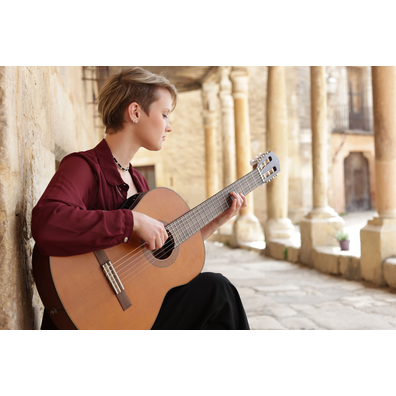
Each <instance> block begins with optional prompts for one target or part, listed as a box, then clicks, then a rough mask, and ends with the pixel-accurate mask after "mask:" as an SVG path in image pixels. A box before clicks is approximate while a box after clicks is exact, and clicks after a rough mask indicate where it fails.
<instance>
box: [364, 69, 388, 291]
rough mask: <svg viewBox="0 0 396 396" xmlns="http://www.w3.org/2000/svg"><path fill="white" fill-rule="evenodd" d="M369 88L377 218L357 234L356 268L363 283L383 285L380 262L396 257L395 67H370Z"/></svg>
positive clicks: (384, 281)
mask: <svg viewBox="0 0 396 396" xmlns="http://www.w3.org/2000/svg"><path fill="white" fill-rule="evenodd" d="M372 84H373V102H374V103H373V104H374V145H375V179H376V206H377V212H378V214H379V216H378V217H375V218H374V219H373V220H370V221H369V222H368V223H367V225H366V226H365V227H364V228H363V229H362V230H361V231H360V240H361V259H360V265H361V273H362V277H363V278H364V279H366V280H368V281H371V282H374V283H376V284H378V285H384V284H385V283H386V281H387V279H384V273H383V262H384V260H385V259H387V258H388V257H390V256H395V255H396V244H395V241H396V113H395V111H396V110H395V109H396V67H395V66H373V67H372ZM388 283H389V281H388Z"/></svg>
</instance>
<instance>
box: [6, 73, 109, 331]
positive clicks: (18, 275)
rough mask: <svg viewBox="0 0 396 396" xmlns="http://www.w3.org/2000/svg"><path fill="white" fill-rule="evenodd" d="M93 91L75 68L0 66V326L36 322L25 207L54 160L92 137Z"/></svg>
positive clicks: (96, 137)
mask: <svg viewBox="0 0 396 396" xmlns="http://www.w3.org/2000/svg"><path fill="white" fill-rule="evenodd" d="M94 89H95V87H94V85H93V83H92V82H90V81H83V80H82V68H81V67H1V68H0V227H1V230H0V232H1V238H0V252H1V253H0V257H1V259H0V329H33V328H38V326H39V322H40V320H41V314H42V310H43V307H42V305H41V301H40V299H39V297H38V294H37V291H36V290H35V287H34V282H33V278H32V273H31V254H32V250H33V246H34V241H33V239H32V237H31V232H30V220H31V212H32V208H33V207H34V205H35V204H36V202H37V201H38V199H39V198H40V196H41V194H42V193H43V191H44V189H45V188H46V186H47V184H48V182H49V181H50V179H51V177H52V176H53V174H54V172H55V164H56V161H58V162H59V161H61V159H62V158H63V157H64V156H65V155H66V154H68V153H70V152H72V151H77V150H84V149H88V148H91V147H92V146H94V145H96V144H97V143H98V142H99V141H100V139H101V137H102V135H103V130H101V129H99V128H98V129H96V128H95V127H94V108H93V105H89V104H88V103H89V102H92V92H93V90H94Z"/></svg>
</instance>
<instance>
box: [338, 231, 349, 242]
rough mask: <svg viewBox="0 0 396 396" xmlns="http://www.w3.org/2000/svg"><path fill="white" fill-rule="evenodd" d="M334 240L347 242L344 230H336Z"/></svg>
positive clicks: (347, 235)
mask: <svg viewBox="0 0 396 396" xmlns="http://www.w3.org/2000/svg"><path fill="white" fill-rule="evenodd" d="M335 238H336V239H337V241H349V234H348V233H347V232H346V231H344V230H338V231H337V232H336V233H335Z"/></svg>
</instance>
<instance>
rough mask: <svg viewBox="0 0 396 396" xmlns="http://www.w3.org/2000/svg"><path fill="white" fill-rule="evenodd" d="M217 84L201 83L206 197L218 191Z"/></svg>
mask: <svg viewBox="0 0 396 396" xmlns="http://www.w3.org/2000/svg"><path fill="white" fill-rule="evenodd" d="M217 93H218V85H217V84H216V83H214V82H206V83H203V84H202V99H203V106H204V112H203V119H204V130H205V154H206V161H205V162H206V196H207V198H209V197H211V196H212V195H214V194H216V193H217V192H219V182H218V164H217V117H216V101H217Z"/></svg>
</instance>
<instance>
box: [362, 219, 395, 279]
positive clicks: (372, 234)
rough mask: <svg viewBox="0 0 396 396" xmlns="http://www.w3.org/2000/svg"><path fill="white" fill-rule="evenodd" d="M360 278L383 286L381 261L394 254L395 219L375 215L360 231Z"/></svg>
mask: <svg viewBox="0 0 396 396" xmlns="http://www.w3.org/2000/svg"><path fill="white" fill-rule="evenodd" d="M360 240H361V252H362V254H361V259H360V264H361V274H362V278H363V279H365V280H367V281H370V282H373V283H375V284H377V285H380V286H384V285H385V284H386V282H385V279H384V266H383V261H384V260H385V259H387V258H389V257H392V256H394V255H396V244H395V241H396V219H386V218H380V217H375V218H374V219H373V220H370V221H369V222H368V223H367V225H366V226H365V227H364V228H362V230H361V231H360Z"/></svg>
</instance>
